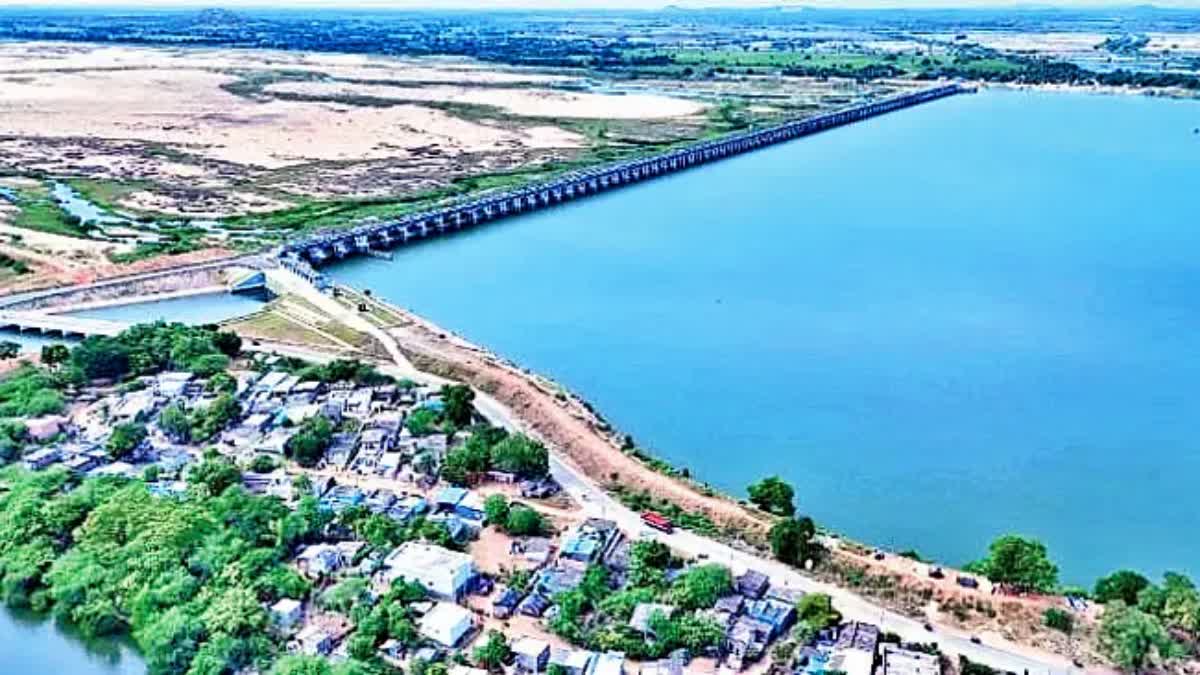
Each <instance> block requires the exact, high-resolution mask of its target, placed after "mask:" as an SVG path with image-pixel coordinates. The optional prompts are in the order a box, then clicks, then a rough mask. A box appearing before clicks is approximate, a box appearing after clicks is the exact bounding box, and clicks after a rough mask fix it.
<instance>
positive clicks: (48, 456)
mask: <svg viewBox="0 0 1200 675" xmlns="http://www.w3.org/2000/svg"><path fill="white" fill-rule="evenodd" d="M60 459H62V453H60V452H59V450H58V448H42V449H40V450H36V451H34V452H31V453H29V454H28V455H25V459H24V463H25V468H26V469H28V470H30V471H37V470H39V469H44V468H46V467H48V466H50V465H51V464H54V463H55V462H57V461H58V460H60Z"/></svg>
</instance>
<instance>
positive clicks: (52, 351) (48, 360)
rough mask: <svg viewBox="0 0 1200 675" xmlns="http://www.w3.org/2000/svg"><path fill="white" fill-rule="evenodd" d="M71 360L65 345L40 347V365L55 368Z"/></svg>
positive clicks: (69, 351)
mask: <svg viewBox="0 0 1200 675" xmlns="http://www.w3.org/2000/svg"><path fill="white" fill-rule="evenodd" d="M70 358H71V350H70V349H68V348H67V346H66V345H62V344H53V345H46V346H44V347H42V363H43V364H45V365H47V366H50V367H51V368H56V367H58V366H60V365H62V364H64V363H66V362H67V361H68V360H69V359H70Z"/></svg>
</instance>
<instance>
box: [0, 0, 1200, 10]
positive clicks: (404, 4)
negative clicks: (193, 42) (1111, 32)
mask: <svg viewBox="0 0 1200 675" xmlns="http://www.w3.org/2000/svg"><path fill="white" fill-rule="evenodd" d="M781 4H787V5H794V6H804V7H830V8H832V7H844V8H862V9H878V8H892V7H905V8H911V9H935V8H936V9H944V8H968V7H984V8H1000V7H1014V6H1026V7H1029V6H1036V7H1049V6H1052V7H1074V8H1079V7H1127V6H1130V5H1134V4H1154V5H1156V6H1159V7H1179V8H1189V9H1198V8H1200V0H1152V2H1146V1H1145V0H794V1H792V2H780V1H779V0H274V1H272V0H0V7H5V6H8V7H11V6H18V7H39V6H54V7H68V6H70V7H112V6H121V7H147V8H170V7H180V8H188V7H223V8H228V9H237V8H239V7H272V8H279V9H282V8H306V7H314V8H317V7H336V8H340V9H352V8H370V9H459V8H464V9H524V8H531V9H657V8H661V7H664V6H667V5H677V6H681V7H764V6H768V7H770V6H778V5H781Z"/></svg>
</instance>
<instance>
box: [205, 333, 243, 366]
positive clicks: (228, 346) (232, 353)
mask: <svg viewBox="0 0 1200 675" xmlns="http://www.w3.org/2000/svg"><path fill="white" fill-rule="evenodd" d="M212 343H213V346H214V347H216V348H217V349H218V350H219V351H220V352H221V353H222V354H224V355H225V356H228V357H229V358H231V359H232V358H235V357H236V356H237V355H238V354H241V353H242V338H240V337H238V335H237V334H236V333H226V332H222V331H217V332H215V333H213V337H212Z"/></svg>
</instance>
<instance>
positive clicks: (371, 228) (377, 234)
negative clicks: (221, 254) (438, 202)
mask: <svg viewBox="0 0 1200 675" xmlns="http://www.w3.org/2000/svg"><path fill="white" fill-rule="evenodd" d="M968 91H972V90H971V89H969V88H967V87H963V86H961V85H958V84H949V85H944V86H939V87H933V88H929V89H923V90H920V91H915V92H910V93H907V94H902V95H899V96H893V97H890V98H885V99H880V100H878V101H872V102H869V103H863V104H860V105H856V106H853V107H850V108H846V109H843V110H838V111H834V112H830V113H825V114H823V115H817V116H814V117H808V118H805V119H800V120H794V121H790V122H784V123H782V124H777V125H774V126H770V127H766V128H763V129H756V130H751V131H745V132H741V133H737V134H733V135H730V136H723V137H721V138H717V139H713V140H709V141H704V142H701V143H696V144H694V145H689V146H686V147H683V148H680V149H678V150H672V151H670V152H666V153H663V154H660V155H654V156H650V157H645V158H641V159H635V160H630V161H625V162H619V163H616V164H610V165H605V166H599V167H595V168H592V169H586V170H581V171H573V172H571V173H568V174H565V175H563V176H560V177H557V178H554V179H552V180H548V181H545V182H541V183H535V184H532V185H528V186H524V187H521V188H517V189H514V190H510V191H506V192H500V193H497V194H490V195H486V196H483V197H480V198H478V199H474V200H471V201H466V202H463V203H457V204H450V205H446V206H442V207H439V208H436V209H433V210H430V211H425V212H422V213H414V214H409V215H405V216H403V217H400V218H397V219H394V220H387V221H376V222H370V223H364V224H362V225H359V226H357V227H354V228H351V229H346V230H337V231H331V232H324V233H318V234H315V235H312V236H309V237H305V238H301V239H296V240H294V241H291V242H289V243H287V244H285V245H284V246H283V247H282V248H281V249H280V250H279V257H280V262H281V263H282V264H283V265H284V266H285V267H288V268H289V269H291V270H292V271H294V272H296V273H297V274H299V275H301V276H302V277H304V278H305V279H308V280H309V281H310V282H312V283H314V284H316V285H317V286H318V287H325V286H326V285H327V281H326V280H325V279H324V278H323V275H322V274H321V273H320V272H319V271H318V270H317V269H316V268H318V267H319V266H321V265H322V264H325V263H328V262H331V261H336V260H338V259H342V258H348V257H351V256H356V255H364V254H367V253H369V252H371V251H374V250H381V249H389V248H393V247H396V246H399V245H402V244H405V243H407V242H410V241H415V240H418V239H424V238H427V237H432V236H436V235H439V234H446V233H449V232H453V231H455V230H459V229H462V228H465V227H471V226H473V225H479V224H481V223H485V222H488V221H491V220H498V219H501V218H506V217H509V216H513V215H517V214H520V213H527V212H530V211H537V210H540V209H545V208H549V207H552V206H554V205H557V204H561V203H563V202H567V201H571V200H575V199H578V198H580V197H585V196H588V195H593V194H596V193H599V192H604V191H607V190H610V189H612V188H615V187H620V186H623V185H628V184H631V183H637V182H641V181H644V180H648V179H651V178H654V177H657V176H662V175H665V174H669V173H675V172H678V171H683V170H685V169H688V168H691V167H694V166H699V165H701V164H707V163H710V162H714V161H717V160H720V159H724V158H727V157H732V156H734V155H739V154H742V153H746V152H750V151H752V150H757V149H759V148H763V147H766V146H769V145H775V144H777V143H783V142H786V141H789V140H792V139H795V138H801V137H803V136H809V135H811V134H815V133H819V132H821V131H825V130H828V129H833V128H836V127H841V126H845V125H848V124H853V123H855V122H859V121H862V120H866V119H870V118H872V117H877V116H879V115H885V114H887V113H890V112H894V111H897V110H901V109H904V108H910V107H912V106H916V105H920V104H922V103H927V102H929V101H934V100H937V99H941V98H945V97H947V96H953V95H955V94H959V93H964V92H968Z"/></svg>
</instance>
